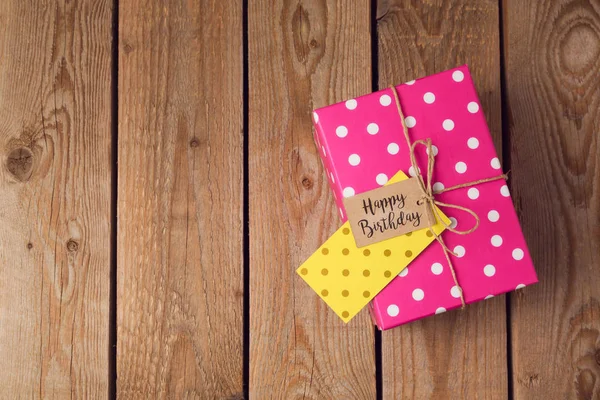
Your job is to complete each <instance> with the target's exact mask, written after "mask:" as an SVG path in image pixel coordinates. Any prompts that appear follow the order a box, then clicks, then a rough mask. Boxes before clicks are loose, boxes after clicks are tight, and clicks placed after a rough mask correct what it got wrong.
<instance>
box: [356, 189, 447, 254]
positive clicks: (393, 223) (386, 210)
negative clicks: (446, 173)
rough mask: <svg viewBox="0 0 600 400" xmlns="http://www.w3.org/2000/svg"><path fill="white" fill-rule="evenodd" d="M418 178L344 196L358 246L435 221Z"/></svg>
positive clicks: (414, 229) (405, 232) (426, 226)
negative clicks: (423, 197)
mask: <svg viewBox="0 0 600 400" xmlns="http://www.w3.org/2000/svg"><path fill="white" fill-rule="evenodd" d="M422 196H423V192H422V191H421V188H420V186H419V182H418V180H417V178H410V179H405V180H403V181H400V182H397V183H392V184H390V185H386V186H382V187H380V188H377V189H373V190H370V191H368V192H365V193H361V194H358V195H355V196H352V197H348V198H345V199H344V206H345V207H346V214H347V215H348V221H349V222H350V228H351V229H352V235H353V236H354V240H355V241H356V246H357V247H364V246H367V245H370V244H373V243H377V242H381V241H382V240H386V239H390V238H393V237H395V236H400V235H404V234H407V233H409V232H413V231H417V230H419V229H424V228H428V227H430V226H432V225H434V224H435V218H434V217H433V215H432V213H431V207H430V206H429V205H428V203H427V202H426V201H425V200H424V199H422Z"/></svg>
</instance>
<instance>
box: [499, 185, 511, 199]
mask: <svg viewBox="0 0 600 400" xmlns="http://www.w3.org/2000/svg"><path fill="white" fill-rule="evenodd" d="M500 194H501V195H502V196H504V197H508V196H510V192H509V191H508V186H506V185H502V187H501V188H500Z"/></svg>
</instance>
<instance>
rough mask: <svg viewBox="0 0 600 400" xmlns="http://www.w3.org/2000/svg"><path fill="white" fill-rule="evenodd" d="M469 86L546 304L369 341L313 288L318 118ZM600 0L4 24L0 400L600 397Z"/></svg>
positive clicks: (209, 2) (281, 8)
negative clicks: (308, 271) (506, 179)
mask: <svg viewBox="0 0 600 400" xmlns="http://www.w3.org/2000/svg"><path fill="white" fill-rule="evenodd" d="M463 63H468V64H469V66H470V68H471V71H472V73H473V77H474V80H475V83H476V85H477V88H478V92H479V95H480V98H481V102H482V107H483V109H484V110H485V113H486V116H487V119H488V123H489V125H490V128H491V130H492V134H493V136H494V142H495V144H496V147H497V149H498V151H499V152H500V151H502V150H503V151H502V153H503V154H502V156H503V157H502V158H503V164H504V168H505V170H508V169H510V170H511V171H512V173H511V180H510V185H511V190H512V196H513V199H514V202H515V205H516V208H517V212H518V214H519V216H520V219H521V221H522V224H523V230H524V233H525V237H526V239H527V241H528V243H529V246H530V250H531V254H532V257H533V259H534V262H535V264H536V266H537V271H538V274H539V278H540V283H539V284H538V285H534V286H532V287H528V288H525V289H523V290H522V291H520V292H519V293H517V294H511V295H508V296H498V297H496V298H494V299H491V300H488V301H485V302H482V303H479V304H476V305H472V306H469V307H468V308H467V309H466V310H464V311H455V312H449V313H445V314H443V315H439V316H435V317H432V318H429V319H426V320H424V321H419V322H415V323H412V324H409V325H406V326H403V327H399V328H397V329H394V330H391V331H386V332H382V333H380V332H376V331H375V329H374V328H373V325H372V323H371V321H370V318H369V315H368V313H367V312H366V311H363V312H361V314H359V315H358V316H357V317H356V318H355V319H354V320H353V321H352V322H351V323H350V324H349V325H347V326H346V325H344V324H343V323H342V322H341V321H340V320H339V319H338V318H337V317H336V316H335V315H334V314H333V312H331V311H330V310H329V309H328V307H327V306H326V305H325V304H324V303H323V302H322V301H320V300H319V298H318V297H317V296H316V295H315V294H314V293H313V292H312V291H311V289H310V288H309V287H308V286H307V285H305V284H304V282H302V281H301V280H300V279H298V277H297V276H296V274H295V272H294V271H295V269H296V267H297V266H298V265H299V264H300V263H301V262H302V261H304V260H305V259H306V258H307V257H308V256H309V255H310V254H312V252H313V251H314V249H316V248H317V247H318V246H319V244H320V243H321V242H322V241H323V240H324V239H325V238H327V237H328V235H330V234H331V233H332V232H333V231H334V230H335V229H336V228H337V227H338V226H339V217H338V215H337V212H336V207H335V203H334V201H333V197H332V195H331V193H330V191H329V187H328V184H327V180H326V177H325V175H324V173H323V168H322V166H321V163H320V161H319V157H318V153H317V150H316V148H315V146H314V144H313V139H312V121H311V117H310V112H311V110H312V109H314V108H317V107H321V106H324V105H327V104H331V103H334V102H337V101H341V100H344V99H347V98H351V97H355V96H357V95H361V94H365V93H369V92H371V91H372V90H373V89H374V88H377V87H384V86H388V85H390V84H392V83H400V82H403V81H406V80H410V79H413V78H417V77H420V76H424V75H427V74H431V73H435V72H439V71H442V70H444V69H447V68H451V67H454V66H456V65H460V64H463ZM599 110H600V3H599V2H598V1H596V0H587V1H586V0H581V1H574V0H531V1H518V0H498V1H495V0H457V1H449V0H423V1H409V0H379V1H377V0H370V1H369V0H359V1H354V2H347V1H343V0H302V1H300V0H298V1H291V0H252V1H241V0H238V1H234V0H232V1H220V0H201V1H189V0H188V1H183V0H170V1H157V0H119V1H117V0H99V1H91V0H70V1H66V0H56V1H53V0H49V1H44V2H41V1H40V2H26V1H21V0H4V1H1V2H0V151H1V152H2V155H3V156H2V159H1V162H2V166H1V167H0V357H1V359H2V361H3V368H2V369H1V370H0V399H4V398H7V399H13V398H36V399H37V398H40V399H41V398H57V399H63V398H77V399H92V398H100V399H102V398H115V397H118V398H123V399H130V398H132V399H154V398H158V399H167V398H169V399H171V398H174V399H175V398H177V399H179V398H185V399H191V398H199V399H205V398H207V399H208V398H219V399H242V398H253V399H270V398H282V399H294V398H306V397H307V398H313V399H376V398H383V399H446V398H448V399H455V398H456V399H462V398H464V399H479V398H481V399H506V398H514V399H523V400H529V399H578V400H583V399H592V400H594V399H600V252H599V251H598V249H599V248H600V195H599V190H598V188H600V154H599V153H600V150H599V148H600V147H599V144H598V138H599V137H600V111H599Z"/></svg>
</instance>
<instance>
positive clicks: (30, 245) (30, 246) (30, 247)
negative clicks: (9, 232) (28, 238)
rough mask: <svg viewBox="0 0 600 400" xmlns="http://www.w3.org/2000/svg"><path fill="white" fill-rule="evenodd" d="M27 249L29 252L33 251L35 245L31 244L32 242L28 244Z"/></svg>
mask: <svg viewBox="0 0 600 400" xmlns="http://www.w3.org/2000/svg"><path fill="white" fill-rule="evenodd" d="M27 248H28V249H29V250H31V249H33V243H31V242H29V243H27Z"/></svg>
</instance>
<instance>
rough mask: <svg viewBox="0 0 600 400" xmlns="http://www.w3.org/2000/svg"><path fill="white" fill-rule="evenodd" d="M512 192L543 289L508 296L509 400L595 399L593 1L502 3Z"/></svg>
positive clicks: (599, 385) (599, 7) (598, 225)
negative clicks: (512, 393) (511, 395)
mask: <svg viewBox="0 0 600 400" xmlns="http://www.w3.org/2000/svg"><path fill="white" fill-rule="evenodd" d="M504 7H505V10H506V12H505V47H506V72H507V75H506V87H507V92H506V95H507V103H508V105H509V113H510V114H509V116H510V144H511V158H512V160H511V164H512V170H513V178H512V195H513V198H514V199H515V201H516V203H517V204H518V211H519V213H520V217H521V220H522V221H523V228H524V232H525V237H527V238H528V242H529V247H530V250H531V254H532V257H533V259H534V262H535V263H536V266H537V272H538V274H539V279H540V284H539V285H536V286H532V287H530V288H526V289H524V290H523V291H522V292H520V293H519V294H518V295H516V296H513V297H512V299H513V302H512V314H511V315H512V324H511V329H512V338H513V346H512V358H513V364H514V366H513V370H514V377H513V381H514V391H515V398H516V399H549V398H553V399H598V398H600V273H599V271H600V253H599V252H598V249H599V248H600V194H599V190H600V165H599V161H600V147H599V143H598V138H599V132H600V80H599V71H600V3H598V2H597V1H564V0H563V1H550V0H538V1H535V2H520V1H512V0H510V1H506V4H505V6H504Z"/></svg>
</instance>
